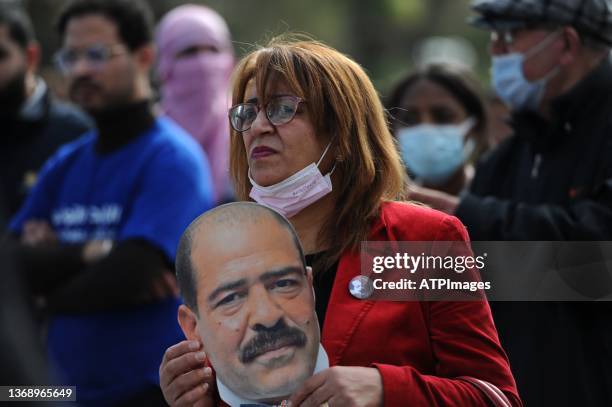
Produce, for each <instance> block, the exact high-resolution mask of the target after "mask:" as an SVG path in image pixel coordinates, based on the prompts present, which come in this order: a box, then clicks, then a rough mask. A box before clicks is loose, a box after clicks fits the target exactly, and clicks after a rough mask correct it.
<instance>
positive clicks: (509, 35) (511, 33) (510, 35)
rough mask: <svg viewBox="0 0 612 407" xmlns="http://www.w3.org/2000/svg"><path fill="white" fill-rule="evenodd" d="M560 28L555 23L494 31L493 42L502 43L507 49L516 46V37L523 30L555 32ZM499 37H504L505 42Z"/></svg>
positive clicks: (492, 33)
mask: <svg viewBox="0 0 612 407" xmlns="http://www.w3.org/2000/svg"><path fill="white" fill-rule="evenodd" d="M559 28H560V25H559V24H555V23H549V24H546V23H533V24H531V23H525V24H523V25H520V26H518V27H515V28H505V29H493V30H491V42H492V43H498V42H501V43H502V44H503V46H504V47H505V48H506V49H507V48H509V47H511V46H512V45H513V44H514V40H515V37H516V33H517V32H518V31H523V30H531V31H535V30H543V31H555V30H558V29H559ZM499 37H503V40H501V41H500V38H499Z"/></svg>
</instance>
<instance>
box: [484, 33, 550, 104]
mask: <svg viewBox="0 0 612 407" xmlns="http://www.w3.org/2000/svg"><path fill="white" fill-rule="evenodd" d="M558 35H559V33H558V32H554V33H552V34H550V35H548V36H547V37H546V38H544V39H543V40H542V41H541V42H540V43H539V44H537V45H536V46H534V47H533V48H531V49H530V50H529V51H527V52H525V53H523V54H521V53H519V52H513V53H509V54H505V55H500V56H494V57H493V58H492V63H493V65H492V67H491V79H492V82H493V83H492V84H493V88H494V89H495V92H496V93H497V95H498V96H499V97H500V98H501V100H502V101H503V102H504V103H505V104H506V105H507V106H508V107H509V108H510V109H511V110H514V111H520V110H537V109H538V107H539V106H540V102H541V101H542V97H543V96H544V91H545V90H546V85H547V83H548V81H549V80H550V79H551V78H552V77H553V76H554V75H556V74H557V72H559V68H558V67H556V68H555V69H553V70H552V71H551V72H549V73H548V74H547V75H546V76H545V77H544V78H542V79H539V80H537V81H534V82H530V81H528V80H527V78H525V74H524V73H523V64H524V63H525V61H527V60H528V59H529V58H531V57H532V56H534V55H536V54H537V53H539V52H540V51H542V50H543V49H544V48H546V47H547V46H549V45H550V44H551V43H552V41H554V40H555V39H556V37H557V36H558Z"/></svg>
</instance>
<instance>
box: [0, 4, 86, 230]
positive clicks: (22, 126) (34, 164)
mask: <svg viewBox="0 0 612 407" xmlns="http://www.w3.org/2000/svg"><path fill="white" fill-rule="evenodd" d="M39 61H40V47H39V45H38V43H37V42H36V39H35V38H34V30H33V29H32V23H31V21H30V19H29V17H28V16H27V14H26V13H25V12H24V11H23V10H22V9H21V8H20V7H18V6H17V5H14V4H9V3H0V131H1V132H2V137H0V232H1V231H2V230H4V228H5V227H6V222H8V220H9V219H10V217H11V216H13V215H14V214H15V213H16V212H17V210H18V209H19V207H20V206H21V204H22V203H23V201H24V199H25V197H26V196H27V194H28V192H29V191H30V189H31V188H32V186H33V184H34V182H35V180H36V176H37V173H38V171H39V170H40V167H41V166H42V165H43V164H44V162H45V160H47V158H49V156H51V154H53V153H54V152H55V150H57V148H58V147H59V146H60V145H62V144H64V143H67V142H69V141H71V140H74V139H75V138H77V137H78V136H80V135H81V134H83V133H84V132H85V131H87V130H88V129H89V128H90V127H91V123H90V121H89V120H88V119H87V117H86V116H85V115H84V114H83V113H82V112H80V111H78V110H77V109H75V108H74V107H72V106H70V105H68V104H67V103H63V102H60V101H58V100H57V99H55V98H53V97H52V96H51V94H50V92H49V90H48V88H47V85H46V84H45V81H44V80H43V79H42V78H40V77H38V76H37V74H36V72H37V69H38V63H39Z"/></svg>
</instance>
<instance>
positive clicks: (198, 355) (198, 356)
mask: <svg viewBox="0 0 612 407" xmlns="http://www.w3.org/2000/svg"><path fill="white" fill-rule="evenodd" d="M196 359H197V360H204V359H206V353H204V352H198V353H196Z"/></svg>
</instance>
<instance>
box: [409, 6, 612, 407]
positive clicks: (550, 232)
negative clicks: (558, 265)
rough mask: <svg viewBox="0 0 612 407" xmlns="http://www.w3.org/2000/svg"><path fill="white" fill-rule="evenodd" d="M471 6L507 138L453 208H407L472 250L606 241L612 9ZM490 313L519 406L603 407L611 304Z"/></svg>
mask: <svg viewBox="0 0 612 407" xmlns="http://www.w3.org/2000/svg"><path fill="white" fill-rule="evenodd" d="M472 7H473V10H474V11H475V12H476V15H475V16H474V18H473V23H474V24H475V25H476V26H479V27H482V28H486V29H488V30H490V31H491V47H490V52H491V55H492V85H493V88H494V89H495V90H496V92H497V93H498V94H499V96H500V98H501V99H502V100H503V101H504V102H505V103H506V104H507V105H508V106H509V107H510V108H511V110H512V113H513V114H512V121H511V124H512V127H513V130H514V136H513V137H510V138H509V139H508V140H505V141H504V142H503V143H502V144H500V145H499V146H498V147H497V148H496V149H495V150H493V151H492V152H491V153H490V154H489V155H488V156H487V157H485V159H484V160H483V162H481V163H480V165H479V167H478V168H477V170H476V175H475V178H474V181H473V183H472V185H471V187H470V190H469V191H467V192H466V193H464V194H462V195H461V196H460V197H453V196H450V195H447V194H443V193H440V192H434V191H431V190H428V189H424V188H420V187H413V192H412V195H411V198H412V199H415V200H420V201H423V202H425V203H428V204H429V205H431V206H434V207H436V208H438V209H441V210H444V211H446V212H448V213H451V214H454V215H456V216H457V217H459V218H460V219H461V221H462V222H463V223H464V224H465V225H466V226H467V228H468V230H469V233H470V237H471V238H472V240H475V241H477V240H481V241H482V240H500V241H505V240H526V241H532V240H544V241H558V240H565V241H578V240H581V241H609V240H612V63H611V61H610V48H611V46H612V0H476V1H473V3H472ZM584 278H587V279H588V278H589V276H584ZM492 308H493V311H494V318H495V321H496V324H497V326H498V329H499V332H500V337H501V340H502V343H503V345H504V348H505V349H506V350H507V352H508V354H509V357H510V361H511V365H512V368H513V370H514V373H515V377H516V379H517V384H518V388H519V391H520V392H521V394H522V397H523V400H524V401H525V404H526V405H528V406H553V405H554V406H577V405H580V406H604V405H606V406H610V405H612V306H610V303H607V302H606V303H603V302H590V303H586V302H574V303H567V302H566V303H561V302H548V303H544V302H540V303H497V304H496V303H492Z"/></svg>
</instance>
